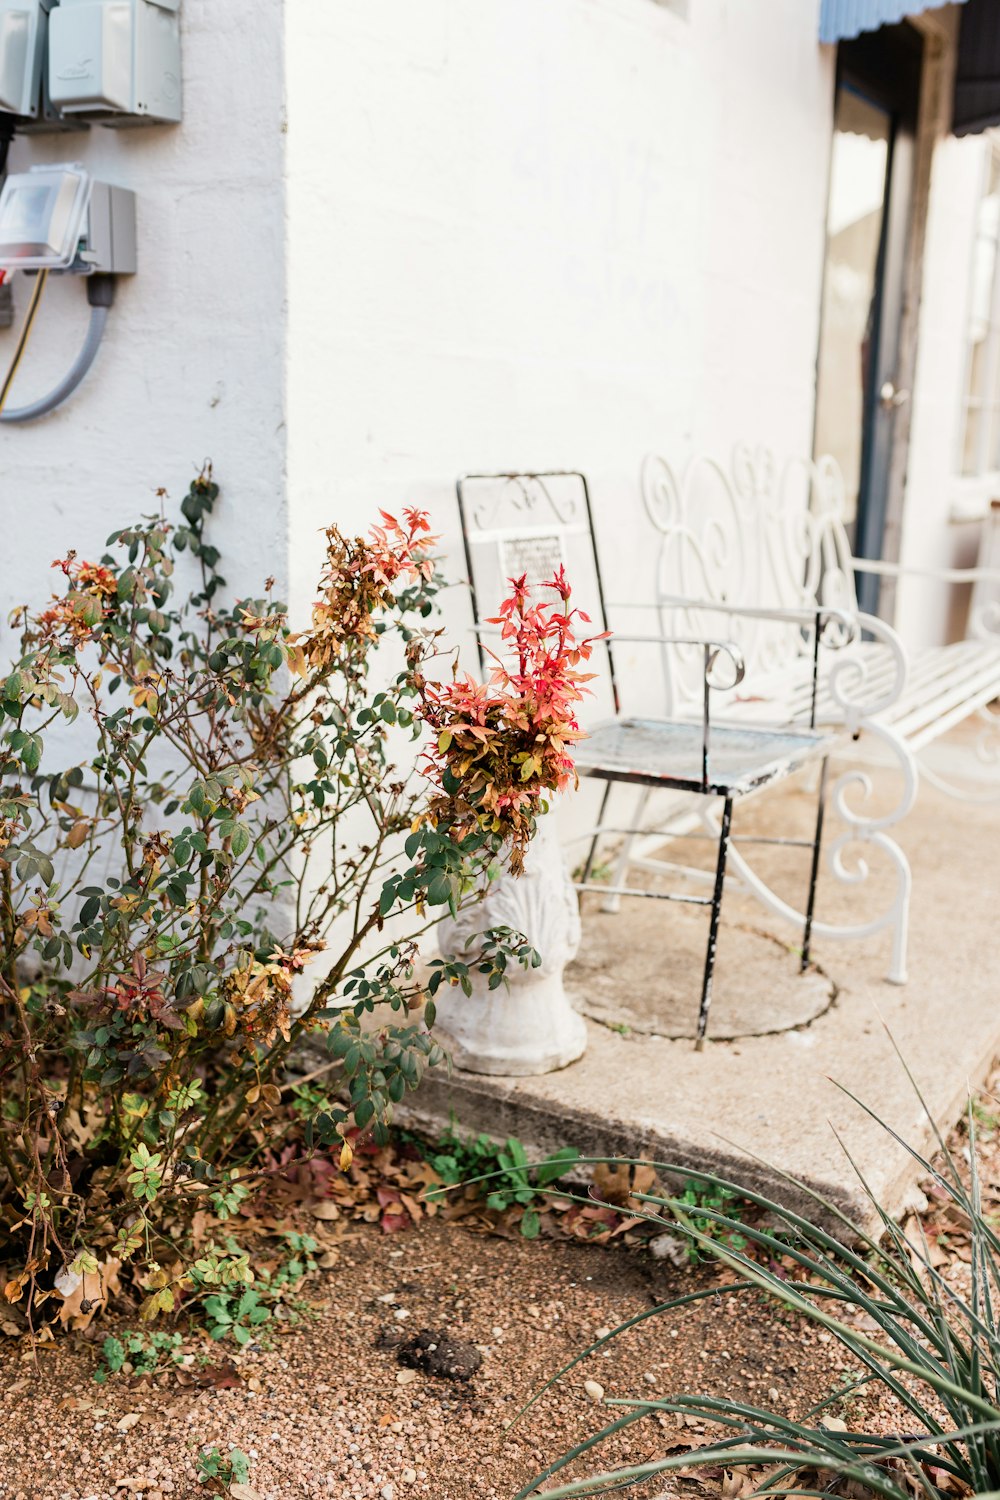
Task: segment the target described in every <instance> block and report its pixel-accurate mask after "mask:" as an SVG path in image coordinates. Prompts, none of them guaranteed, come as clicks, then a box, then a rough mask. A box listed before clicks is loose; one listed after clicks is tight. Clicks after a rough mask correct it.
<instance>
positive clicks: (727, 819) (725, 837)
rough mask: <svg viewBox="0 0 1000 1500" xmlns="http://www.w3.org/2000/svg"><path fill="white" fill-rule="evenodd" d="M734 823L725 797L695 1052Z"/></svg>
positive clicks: (700, 1041)
mask: <svg viewBox="0 0 1000 1500" xmlns="http://www.w3.org/2000/svg"><path fill="white" fill-rule="evenodd" d="M732 823H733V799H732V797H727V798H726V800H725V802H724V803H723V806H722V824H721V826H720V828H719V857H718V860H717V861H716V865H715V886H714V888H713V891H712V915H711V919H710V921H709V926H708V947H707V949H706V950H705V975H704V978H703V979H702V984H701V1007H700V1009H699V1011H698V1038H697V1041H696V1042H695V1049H696V1051H698V1052H700V1051H701V1050H702V1048H703V1047H704V1045H705V1032H706V1031H707V1029H708V1012H709V1007H710V1006H711V1004H712V979H713V976H714V974H715V950H716V947H717V946H718V942H719V915H720V913H721V911H722V892H723V888H724V887H725V883H726V860H727V859H728V858H729V834H730V830H731V828H732Z"/></svg>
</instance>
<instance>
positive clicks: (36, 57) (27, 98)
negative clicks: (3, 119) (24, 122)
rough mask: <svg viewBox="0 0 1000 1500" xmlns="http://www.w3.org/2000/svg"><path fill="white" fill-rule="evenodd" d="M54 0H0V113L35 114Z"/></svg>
mask: <svg viewBox="0 0 1000 1500" xmlns="http://www.w3.org/2000/svg"><path fill="white" fill-rule="evenodd" d="M53 4H54V0H0V113H2V114H8V115H20V116H21V117H22V118H25V119H35V118H37V115H38V111H39V105H40V101H41V90H42V60H43V58H44V56H45V34H46V31H47V30H48V19H49V16H48V13H49V10H50V9H51V7H52V5H53Z"/></svg>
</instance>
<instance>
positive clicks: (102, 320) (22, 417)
mask: <svg viewBox="0 0 1000 1500" xmlns="http://www.w3.org/2000/svg"><path fill="white" fill-rule="evenodd" d="M107 321H108V308H107V307H105V306H99V307H92V308H91V309H90V324H89V326H88V328H87V337H86V338H85V339H84V341H83V347H82V348H81V350H80V352H79V354H78V355H77V356H76V359H75V360H74V361H73V363H72V365H71V366H70V368H69V369H68V370H67V371H66V374H65V375H64V376H63V378H62V380H60V381H59V383H58V385H54V386H53V387H52V389H51V391H49V392H48V394H47V395H45V396H41V397H39V399H38V400H37V401H32V402H30V403H29V405H28V406H15V407H14V408H10V407H7V408H6V409H5V410H4V411H0V422H33V421H34V420H35V419H36V417H45V416H48V414H49V412H50V411H55V409H56V407H57V406H61V405H62V403H63V402H64V401H65V400H66V398H67V397H68V396H71V395H72V394H73V392H74V391H75V390H76V388H77V386H78V385H79V384H80V382H81V381H82V380H83V378H84V376H85V375H86V373H87V371H88V370H89V369H90V367H91V365H92V364H93V363H94V360H95V359H96V358H97V351H98V349H99V348H100V347H101V340H102V338H103V337H104V329H105V326H106V325H107Z"/></svg>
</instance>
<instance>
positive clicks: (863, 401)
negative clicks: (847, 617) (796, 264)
mask: <svg viewBox="0 0 1000 1500" xmlns="http://www.w3.org/2000/svg"><path fill="white" fill-rule="evenodd" d="M919 58H920V41H919V37H918V36H917V34H916V33H915V32H912V29H911V28H910V27H907V26H892V27H884V28H883V29H882V31H881V32H878V33H875V34H873V36H871V37H866V38H864V39H859V41H857V42H848V43H843V44H842V45H841V48H840V51H839V54H838V77H837V94H836V100H835V106H834V130H833V145H832V157H831V164H830V189H829V200H828V205H827V222H826V258H825V262H824V270H823V292H822V309H821V321H820V343H819V355H818V359H817V370H816V426H815V436H814V452H815V453H816V454H821V453H830V454H832V455H833V457H834V458H835V459H836V460H837V462H838V464H839V465H840V468H841V470H842V472H843V475H844V482H845V487H846V498H847V522H848V530H849V534H850V537H851V543H852V546H853V548H854V550H855V552H856V553H857V555H858V556H861V557H874V558H878V557H881V556H882V548H883V539H884V533H885V522H886V510H887V500H888V490H889V472H890V465H891V462H892V459H893V455H894V450H895V444H896V442H897V441H899V440H900V438H899V437H898V436H897V429H898V426H899V424H898V423H897V421H896V418H897V415H898V412H899V409H900V407H901V406H902V405H903V404H904V403H905V402H906V401H907V400H908V396H909V393H908V392H907V391H906V390H901V389H899V387H898V384H897V380H896V365H897V360H898V356H899V331H900V319H901V315H902V303H903V277H904V267H905V255H906V244H907V237H908V233H909V214H910V195H911V185H912V173H913V131H914V126H915V120H916V110H917V103H918V97H919V86H920V68H919ZM904 425H905V424H904ZM857 584H858V597H859V600H860V602H861V606H862V608H863V609H866V610H869V611H871V612H872V613H874V612H876V610H877V607H878V587H879V580H878V579H877V578H875V577H872V576H870V575H868V574H859V575H858V579H857Z"/></svg>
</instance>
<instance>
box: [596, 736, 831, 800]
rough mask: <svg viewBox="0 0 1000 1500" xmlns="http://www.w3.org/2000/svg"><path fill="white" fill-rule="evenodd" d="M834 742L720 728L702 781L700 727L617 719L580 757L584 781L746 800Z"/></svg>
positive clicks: (825, 738)
mask: <svg viewBox="0 0 1000 1500" xmlns="http://www.w3.org/2000/svg"><path fill="white" fill-rule="evenodd" d="M834 741H835V736H833V735H831V734H820V733H816V732H809V731H799V732H793V731H791V730H780V729H779V730H773V729H759V728H756V727H753V726H751V725H749V724H719V723H716V722H713V723H712V726H711V736H710V739H709V744H708V757H707V760H708V765H707V775H703V772H702V752H703V743H702V725H701V724H700V723H697V724H696V723H680V722H677V721H673V720H665V719H615V720H612V721H611V722H610V723H607V724H599V725H598V726H597V728H596V729H593V730H591V731H590V733H589V734H588V735H587V738H586V739H585V740H583V741H581V743H580V745H579V746H578V748H577V752H576V757H575V758H576V768H577V770H578V772H579V773H580V775H581V776H594V777H597V778H598V779H603V780H607V781H629V782H634V783H635V784H636V785H638V786H652V787H663V788H664V789H667V790H673V791H681V792H699V793H701V794H702V795H706V796H713V797H746V796H749V795H750V794H751V793H752V792H756V791H760V790H761V788H763V787H765V786H767V785H768V783H769V782H772V781H780V780H781V779H782V778H783V777H785V776H789V775H790V774H791V773H792V772H793V771H795V770H797V769H798V767H799V766H802V765H804V764H805V762H806V761H807V760H809V759H811V758H812V757H813V756H815V755H820V754H825V753H828V751H829V750H830V749H831V748H832V746H833V744H834Z"/></svg>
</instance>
